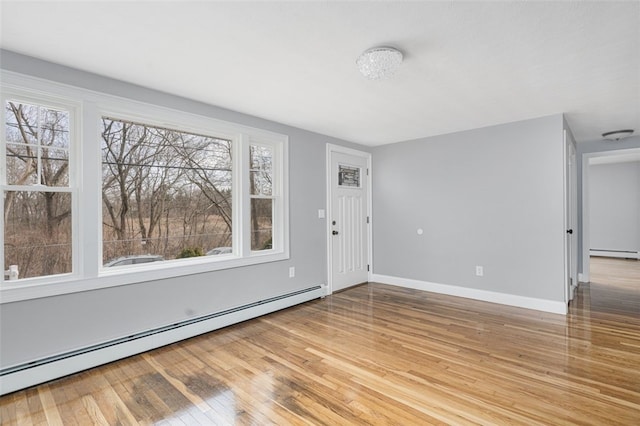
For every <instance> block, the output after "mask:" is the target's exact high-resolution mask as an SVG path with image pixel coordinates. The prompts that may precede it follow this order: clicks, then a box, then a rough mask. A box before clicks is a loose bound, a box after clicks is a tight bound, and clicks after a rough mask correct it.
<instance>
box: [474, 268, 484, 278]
mask: <svg viewBox="0 0 640 426" xmlns="http://www.w3.org/2000/svg"><path fill="white" fill-rule="evenodd" d="M483 275H484V267H482V266H476V276H477V277H481V276H483Z"/></svg>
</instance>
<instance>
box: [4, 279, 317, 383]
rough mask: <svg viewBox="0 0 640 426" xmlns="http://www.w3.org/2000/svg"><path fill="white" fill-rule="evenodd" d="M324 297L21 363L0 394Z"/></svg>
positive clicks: (305, 294)
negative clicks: (40, 360) (94, 348)
mask: <svg viewBox="0 0 640 426" xmlns="http://www.w3.org/2000/svg"><path fill="white" fill-rule="evenodd" d="M325 295H326V287H325V286H324V285H321V286H318V288H315V289H310V291H301V292H298V293H294V294H293V295H291V296H287V297H283V298H278V299H276V300H272V301H269V302H265V303H261V304H257V305H253V306H251V307H248V308H246V309H239V310H236V311H233V312H229V313H226V314H223V315H220V316H216V317H213V318H210V319H206V320H204V321H199V322H195V323H192V324H189V325H185V326H182V327H179V328H172V329H168V330H166V331H162V332H158V333H153V334H150V335H147V336H145V337H141V338H139V339H135V340H127V341H124V342H122V343H117V344H113V345H108V346H105V347H102V348H101V349H96V350H88V351H86V352H82V351H76V352H80V353H78V354H71V355H69V356H65V354H60V356H58V357H57V359H56V360H55V361H52V362H47V363H43V364H41V365H37V366H34V367H29V366H28V364H29V363H25V367H24V368H23V369H19V370H17V371H15V372H11V373H7V374H5V375H3V376H2V377H0V395H5V394H7V393H10V392H14V391H17V390H20V389H24V388H27V387H30V386H34V385H37V384H40V383H44V382H47V381H49V380H53V379H57V378H60V377H64V376H67V375H69V374H73V373H77V372H79V371H83V370H87V369H89V368H93V367H97V366H99V365H102V364H106V363H109V362H112V361H116V360H119V359H122V358H126V357H129V356H132V355H136V354H139V353H142V352H147V351H150V350H152V349H156V348H159V347H162V346H165V345H169V344H171V343H175V342H179V341H181V340H184V339H188V338H191V337H195V336H198V335H200V334H204V333H208V332H210V331H214V330H218V329H220V328H223V327H227V326H229V325H233V324H237V323H239V322H242V321H246V320H249V319H253V318H257V317H259V316H262V315H266V314H269V313H271V312H275V311H279V310H281V309H285V308H289V307H291V306H295V305H297V304H300V303H304V302H308V301H310V300H314V299H318V298H322V297H324V296H325Z"/></svg>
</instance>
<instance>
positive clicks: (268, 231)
mask: <svg viewBox="0 0 640 426" xmlns="http://www.w3.org/2000/svg"><path fill="white" fill-rule="evenodd" d="M249 175H250V176H249V184H250V197H251V250H254V251H258V250H270V249H272V248H273V204H274V198H273V148H272V147H270V146H263V145H251V146H250V147H249Z"/></svg>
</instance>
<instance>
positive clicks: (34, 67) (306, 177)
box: [0, 51, 367, 367]
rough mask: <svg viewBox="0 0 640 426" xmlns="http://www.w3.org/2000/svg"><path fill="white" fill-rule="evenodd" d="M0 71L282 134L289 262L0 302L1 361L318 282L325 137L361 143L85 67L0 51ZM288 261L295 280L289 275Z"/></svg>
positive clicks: (321, 277)
mask: <svg viewBox="0 0 640 426" xmlns="http://www.w3.org/2000/svg"><path fill="white" fill-rule="evenodd" d="M0 55H1V56H0V59H1V64H2V68H3V69H6V70H9V71H14V72H20V73H23V74H28V75H32V76H36V77H41V78H45V79H49V80H53V81H57V82H61V83H66V84H71V85H74V86H77V87H82V88H87V89H91V90H96V91H101V92H105V93H109V94H113V95H119V96H123V97H127V98H130V99H134V100H138V101H143V102H148V103H152V104H156V105H162V106H166V107H170V108H175V109H179V110H183V111H187V112H193V113H197V114H201V115H205V116H210V117H214V118H217V119H221V120H227V121H232V122H236V123H240V124H243V125H248V126H253V127H256V128H261V129H266V130H271V131H275V132H279V133H283V134H286V135H288V136H289V167H290V170H289V180H290V182H289V186H290V188H289V195H290V253H291V258H290V260H288V261H282V262H274V263H268V264H262V265H256V266H249V267H243V268H236V269H227V270H223V271H217V272H211V273H204V274H197V275H191V276H183V277H179V278H173V279H165V280H160V281H152V282H145V283H140V284H134V285H126V286H120V287H113V288H107V289H101V290H96V291H87V292H82V293H75V294H67V295H60V296H55V297H47V298H41V299H34V300H27V301H21V302H15V303H5V304H2V305H0V367H7V366H11V365H15V364H19V363H23V362H27V361H30V360H34V359H38V358H41V357H45V356H50V355H54V354H58V353H61V352H65V351H68V350H72V349H76V348H80V347H84V346H86V345H90V344H95V343H99V342H103V341H106V340H109V339H113V338H118V337H123V336H127V335H130V334H132V333H135V332H140V331H144V330H147V329H150V328H154V327H159V326H163V325H167V324H171V323H174V322H177V321H181V320H184V319H187V318H191V317H194V316H200V315H205V314H209V313H214V312H218V311H220V310H224V309H228V308H231V307H235V306H239V305H243V304H246V303H251V302H255V301H258V300H262V299H265V298H269V297H273V296H277V295H281V294H286V293H288V292H291V291H295V290H300V289H305V288H309V287H311V286H315V285H319V284H324V283H326V282H327V277H326V271H327V259H326V238H325V232H326V224H325V220H324V219H318V212H317V210H318V209H320V208H323V209H324V208H326V207H325V202H326V201H325V200H326V198H325V197H326V195H325V190H326V184H325V179H326V178H325V156H326V154H325V149H326V148H325V144H326V143H327V142H329V143H333V144H339V145H345V146H349V147H352V148H356V149H363V150H367V148H365V147H362V146H358V145H354V144H350V143H347V142H344V141H342V140H336V139H334V138H330V137H327V136H323V135H319V134H315V133H311V132H308V131H304V130H300V129H296V128H292V127H288V126H285V125H283V124H279V123H274V122H271V121H267V120H263V119H260V118H256V117H252V116H248V115H244V114H239V113H236V112H233V111H229V110H225V109H222V108H218V107H214V106H211V105H206V104H202V103H198V102H194V101H191V100H188V99H184V98H180V97H176V96H172V95H168V94H165V93H160V92H157V91H153V90H149V89H145V88H142V87H139V86H134V85H131V84H127V83H123V82H120V81H116V80H112V79H108V78H104V77H101V76H97V75H94V74H89V73H85V72H82V71H78V70H74V69H70V68H67V67H63V66H59V65H55V64H52V63H48V62H43V61H40V60H37V59H34V58H29V57H25V56H22V55H19V54H16V53H13V52H8V51H0ZM290 266H295V268H296V277H295V278H293V279H291V278H289V277H288V269H289V267H290Z"/></svg>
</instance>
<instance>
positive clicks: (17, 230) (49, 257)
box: [4, 191, 71, 278]
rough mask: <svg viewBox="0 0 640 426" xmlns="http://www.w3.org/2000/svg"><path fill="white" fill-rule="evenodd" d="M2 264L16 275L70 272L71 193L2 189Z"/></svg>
mask: <svg viewBox="0 0 640 426" xmlns="http://www.w3.org/2000/svg"><path fill="white" fill-rule="evenodd" d="M5 215H6V220H5V224H4V238H5V241H4V256H5V258H4V267H5V269H9V267H10V265H16V266H17V267H18V272H19V277H20V278H31V277H42V276H46V275H56V274H63V273H68V272H71V194H69V193H62V192H26V191H7V192H5Z"/></svg>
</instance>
